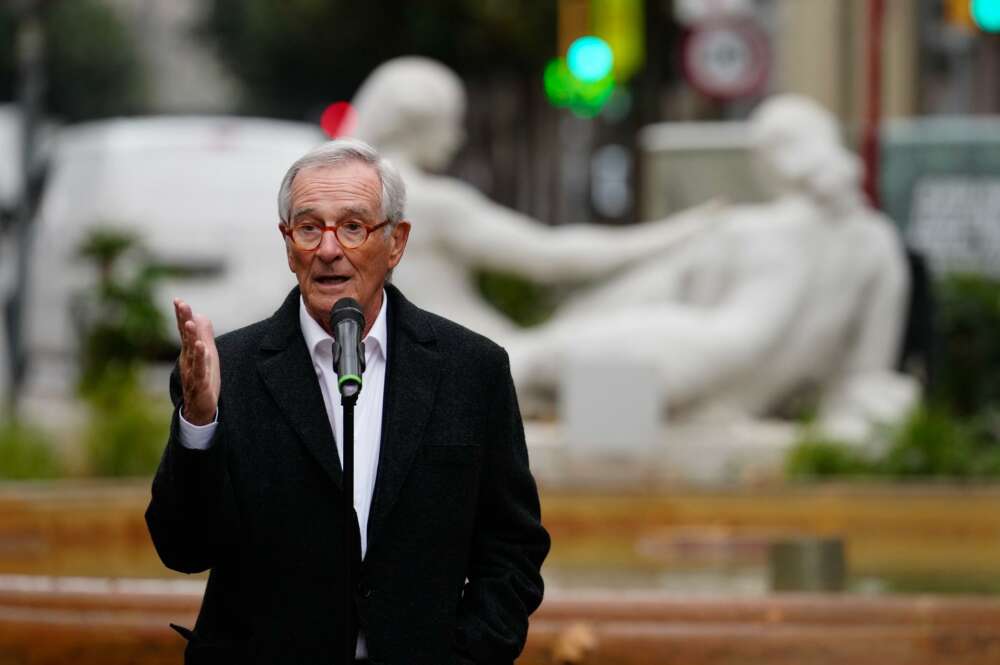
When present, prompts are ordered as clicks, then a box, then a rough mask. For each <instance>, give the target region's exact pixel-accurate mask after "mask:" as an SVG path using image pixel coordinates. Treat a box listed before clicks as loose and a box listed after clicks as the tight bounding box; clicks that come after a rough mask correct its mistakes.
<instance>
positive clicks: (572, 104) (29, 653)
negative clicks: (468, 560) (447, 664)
mask: <svg viewBox="0 0 1000 665" xmlns="http://www.w3.org/2000/svg"><path fill="white" fill-rule="evenodd" d="M408 56H420V57H419V58H412V57H408ZM338 136H358V137H360V138H363V139H365V140H368V141H370V142H372V143H373V144H375V145H376V147H378V148H379V149H380V150H381V151H382V152H383V153H384V154H386V155H388V156H389V157H390V158H391V159H392V160H393V161H394V162H396V163H397V164H398V165H399V166H400V169H401V171H402V172H403V175H404V178H405V180H406V182H407V187H408V195H409V207H408V210H407V212H408V215H409V217H408V218H409V219H410V220H411V221H412V222H413V233H412V236H411V240H410V246H409V247H408V249H407V255H406V258H404V260H403V263H402V264H401V265H400V267H399V269H398V270H397V273H396V275H395V276H394V282H395V283H396V284H397V285H398V286H399V287H400V289H401V290H402V291H403V292H404V293H405V294H406V295H407V297H409V298H411V299H412V300H413V301H414V302H416V303H417V304H418V305H421V306H423V307H425V308H427V309H430V310H432V311H436V312H439V313H442V314H443V315H445V316H448V317H449V318H453V319H455V320H457V321H459V322H460V323H463V324H465V325H467V326H469V327H471V328H473V329H475V330H478V331H480V332H483V333H484V334H487V335H488V336H490V337H491V338H493V339H496V340H497V341H498V342H499V343H501V344H502V345H503V346H504V347H505V348H507V349H508V351H509V353H510V356H511V366H512V371H513V373H514V379H515V382H516V383H517V388H518V393H519V397H520V400H521V406H522V411H523V415H524V416H525V431H526V438H527V442H528V446H529V453H530V457H531V465H532V470H533V471H534V473H535V476H536V479H537V481H538V484H539V489H540V493H541V497H542V512H543V522H544V524H545V525H546V527H547V528H548V529H549V531H550V532H551V534H552V537H553V548H552V552H551V554H550V556H549V558H548V559H547V561H546V563H545V566H544V568H543V575H544V577H545V580H546V600H545V601H544V603H543V606H542V608H541V609H540V610H539V612H538V613H537V614H536V615H535V616H534V617H533V619H532V631H531V634H530V636H529V642H528V647H527V649H526V651H525V654H524V656H523V657H522V659H521V660H520V661H519V662H523V663H528V664H530V665H534V664H539V665H541V664H542V663H564V664H569V663H603V664H617V663H620V664H622V665H630V664H639V663H663V664H675V663H676V664H686V665H695V664H706V665H708V664H711V665H716V664H718V665H721V664H722V663H759V662H767V663H772V664H778V665H781V664H785V663H787V664H789V665H791V664H792V663H796V664H801V663H851V664H852V665H857V664H865V663H873V664H874V663H879V664H888V665H896V664H906V665H915V664H924V663H926V664H931V663H935V664H936V663H944V662H948V663H950V664H964V663H969V664H971V663H977V664H979V663H1000V0H506V1H502V2H501V1H497V0H482V1H480V2H472V1H466V0H423V1H421V2H389V1H379V0H375V1H373V2H366V3H356V2H346V1H341V0H295V1H288V2H279V1H277V0H205V1H198V0H4V1H3V3H2V4H0V324H2V325H0V398H2V404H0V663H4V664H6V663H11V664H17V665H22V664H23V665H27V664H31V665H42V664H46V665H49V664H55V663H66V662H71V661H72V662H79V663H114V664H118V663H141V664H146V663H150V664H152V663H169V662H180V658H181V652H182V650H183V640H181V639H180V637H179V636H178V635H176V634H175V633H174V631H173V630H171V629H170V628H169V626H168V624H169V623H170V622H174V623H179V624H183V625H187V626H190V625H191V624H192V623H193V620H194V616H195V615H196V613H197V610H198V603H199V599H200V597H201V592H202V590H203V587H204V579H205V577H206V576H205V575H198V576H184V575H181V574H178V573H173V572H172V571H169V570H167V569H166V568H165V567H163V566H162V564H161V563H160V561H159V560H158V559H157V557H156V553H155V552H154V550H153V548H152V545H151V543H150V541H149V536H148V533H147V531H146V527H145V524H144V522H143V511H144V510H145V507H146V504H147V502H148V500H149V483H150V480H151V477H152V473H153V472H154V471H155V469H156V466H157V463H158V462H159V459H160V455H161V453H162V450H163V446H164V444H165V442H166V438H167V432H168V428H169V423H170V418H171V412H172V409H171V404H170V402H169V399H168V393H167V381H168V376H169V372H170V370H171V368H172V366H173V363H174V360H175V358H176V356H177V352H178V339H177V334H176V330H175V328H174V325H173V320H172V314H171V310H170V302H171V300H172V299H173V298H174V297H183V298H184V299H185V300H186V301H188V302H190V303H192V305H193V307H194V308H195V309H196V310H198V311H202V312H204V313H205V314H207V315H208V316H209V317H210V318H211V319H212V321H213V323H214V325H215V331H216V333H217V334H221V333H225V332H227V331H230V330H234V329H237V328H239V327H241V326H244V325H247V324H249V323H252V322H254V321H257V320H259V319H261V318H264V317H267V316H269V315H270V314H271V313H272V312H273V311H274V310H275V309H276V307H277V306H278V304H279V303H280V301H281V299H282V298H283V297H284V295H285V294H286V293H287V292H288V290H289V289H290V288H291V287H292V286H293V285H294V283H295V282H294V276H293V275H292V273H290V272H289V271H288V267H287V264H286V261H285V257H284V248H283V245H282V242H281V236H280V235H279V233H278V232H277V230H276V228H275V227H276V224H277V222H278V217H277V215H276V210H275V200H276V196H277V191H278V185H279V183H280V180H281V178H282V176H283V174H284V172H285V170H286V169H287V168H288V166H289V165H290V164H291V163H292V162H293V161H294V160H295V159H296V158H297V157H299V156H300V155H302V154H304V153H305V152H306V151H308V150H310V149H311V148H312V147H314V146H316V145H318V144H319V143H321V142H323V141H324V140H327V139H329V138H331V137H338ZM602 348H613V349H614V351H613V352H611V353H609V354H608V357H606V356H604V355H602V354H599V353H595V349H602ZM609 357H610V359H609ZM608 363H611V364H610V365H609V364H608ZM595 376H600V377H607V379H604V380H601V381H595V380H594V379H593V377H595Z"/></svg>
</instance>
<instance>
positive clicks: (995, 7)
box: [969, 0, 1000, 32]
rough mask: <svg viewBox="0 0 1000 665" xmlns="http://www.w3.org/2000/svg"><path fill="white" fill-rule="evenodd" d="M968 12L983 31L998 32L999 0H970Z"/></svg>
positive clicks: (999, 19) (999, 30) (999, 18)
mask: <svg viewBox="0 0 1000 665" xmlns="http://www.w3.org/2000/svg"><path fill="white" fill-rule="evenodd" d="M969 13H970V14H972V20H973V21H975V22H976V25H978V26H979V29H980V30H982V31H983V32H1000V0H970V2H969Z"/></svg>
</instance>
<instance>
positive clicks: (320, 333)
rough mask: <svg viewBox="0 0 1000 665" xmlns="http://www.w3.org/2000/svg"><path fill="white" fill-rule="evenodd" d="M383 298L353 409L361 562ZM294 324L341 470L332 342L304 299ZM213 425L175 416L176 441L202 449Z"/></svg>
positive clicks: (373, 463) (377, 435)
mask: <svg viewBox="0 0 1000 665" xmlns="http://www.w3.org/2000/svg"><path fill="white" fill-rule="evenodd" d="M385 308H386V294H385V291H382V307H381V308H380V309H379V312H378V316H377V317H375V323H374V324H372V327H371V329H370V330H369V331H368V335H367V336H366V337H365V339H364V343H365V371H364V373H363V374H362V389H361V393H360V394H359V395H358V402H357V404H356V405H355V407H354V508H355V510H356V512H357V514H358V527H359V530H360V532H361V558H364V556H365V553H366V552H367V551H368V513H369V512H370V508H371V502H372V493H373V491H374V489H375V475H376V472H377V471H378V457H379V444H380V442H381V441H382V397H383V392H384V388H385V363H386V350H387V349H388V346H387V341H388V328H387V326H386V314H385ZM299 326H300V327H301V328H302V336H303V337H304V338H305V341H306V348H307V349H309V355H310V357H311V358H312V361H313V368H314V369H315V370H316V378H317V379H319V387H320V391H321V392H322V393H323V403H324V404H325V405H326V415H327V417H328V418H329V419H330V428H331V429H332V430H333V433H334V438H335V439H336V445H337V454H338V455H339V456H340V463H341V468H343V463H344V448H343V438H344V408H343V407H342V406H341V405H340V390H339V389H338V387H337V373H336V372H335V371H334V369H333V338H332V337H330V335H328V334H327V333H326V331H325V330H323V328H322V327H320V325H319V324H318V323H316V321H315V320H314V319H313V318H312V317H311V316H310V315H309V312H308V310H306V304H305V301H304V300H302V299H301V297H300V298H299ZM217 425H218V413H216V420H215V422H212V423H209V424H207V425H201V426H199V425H192V424H191V423H189V422H188V421H187V420H185V419H184V416H183V415H181V416H180V439H181V445H182V446H184V447H185V448H196V449H200V450H205V449H206V448H208V447H209V445H210V444H211V440H212V435H213V433H214V432H215V428H216V426H217ZM367 656H368V649H367V646H366V645H365V638H364V634H362V635H361V636H360V637H359V638H358V648H357V657H358V658H366V657H367Z"/></svg>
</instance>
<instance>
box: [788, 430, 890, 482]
mask: <svg viewBox="0 0 1000 665" xmlns="http://www.w3.org/2000/svg"><path fill="white" fill-rule="evenodd" d="M872 466H873V465H872V461H871V460H870V459H868V458H866V457H865V456H864V455H863V454H862V453H861V452H860V451H859V450H857V448H856V447H855V446H851V445H849V444H846V443H844V442H842V441H837V440H835V439H829V438H826V437H823V436H822V435H819V434H817V433H816V432H815V431H814V430H813V429H812V428H807V430H806V431H805V432H804V433H803V435H802V437H801V438H800V439H799V441H798V442H796V444H795V446H794V447H793V448H792V449H791V450H790V451H789V453H788V455H787V456H786V457H785V475H786V476H788V477H789V478H843V477H859V476H867V475H870V474H871V473H872V470H873V469H872Z"/></svg>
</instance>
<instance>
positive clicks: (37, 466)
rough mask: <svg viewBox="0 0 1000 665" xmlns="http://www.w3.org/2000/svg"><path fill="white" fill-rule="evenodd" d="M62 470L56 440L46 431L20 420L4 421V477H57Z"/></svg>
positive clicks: (0, 430) (0, 434)
mask: <svg viewBox="0 0 1000 665" xmlns="http://www.w3.org/2000/svg"><path fill="white" fill-rule="evenodd" d="M62 473H63V469H62V466H61V465H60V463H59V457H58V455H56V452H55V450H54V448H53V445H52V441H51V440H50V439H49V437H48V436H47V435H46V434H45V433H44V432H42V431H41V430H39V429H37V428H35V427H31V426H29V425H26V424H24V423H22V422H19V421H17V420H6V421H3V422H0V478H3V479H5V480H24V479H37V478H55V477H58V476H60V475H62Z"/></svg>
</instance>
